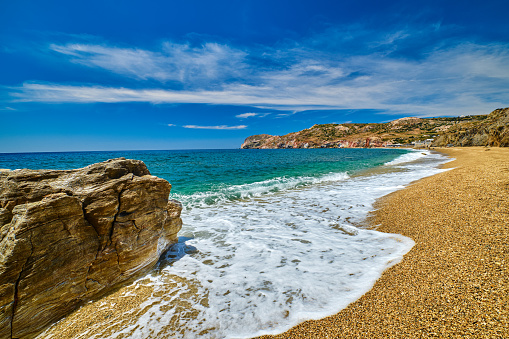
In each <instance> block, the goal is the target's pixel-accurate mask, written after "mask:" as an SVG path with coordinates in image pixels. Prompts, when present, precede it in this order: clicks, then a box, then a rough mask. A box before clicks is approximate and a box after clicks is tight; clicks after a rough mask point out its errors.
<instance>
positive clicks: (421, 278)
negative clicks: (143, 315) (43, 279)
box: [41, 148, 509, 338]
mask: <svg viewBox="0 0 509 339" xmlns="http://www.w3.org/2000/svg"><path fill="white" fill-rule="evenodd" d="M439 151H440V152H443V153H446V154H448V155H450V156H452V157H454V158H456V160H455V161H453V162H449V163H448V164H446V168H451V170H449V171H446V172H443V173H440V174H437V175H435V176H432V177H428V178H424V179H422V180H419V181H417V182H415V183H413V184H411V185H410V186H409V187H407V188H406V189H403V190H400V191H397V192H394V193H392V194H390V195H387V196H385V197H384V198H382V199H381V200H379V201H378V202H377V205H376V210H375V211H374V212H373V213H372V214H371V216H370V218H369V219H368V223H369V224H370V225H371V227H374V228H376V229H377V230H379V231H382V232H390V233H398V234H403V235H405V236H407V237H410V238H412V239H413V240H414V241H415V243H416V245H415V246H414V247H413V248H412V250H411V251H410V252H409V253H408V254H407V255H406V256H405V257H404V259H403V260H402V261H401V262H400V263H399V264H397V265H395V266H393V267H391V268H390V269H388V270H387V271H385V272H384V273H383V275H382V277H381V278H380V279H379V280H378V281H377V282H376V283H375V285H374V287H373V288H372V289H371V290H370V291H369V292H368V293H366V294H365V295H363V296H362V297H361V298H360V299H359V300H358V301H356V302H354V303H353V304H350V305H349V306H348V307H347V308H346V309H344V310H342V311H341V312H339V313H338V314H336V315H333V316H330V317H327V318H324V319H321V320H317V321H306V322H303V323H301V324H300V325H298V326H296V327H294V328H292V329H290V330H289V331H287V332H285V333H283V334H281V335H278V336H275V337H277V338H428V337H441V338H442V337H457V338H464V337H466V338H469V337H470V338H503V337H507V333H509V322H508V318H509V283H508V276H509V275H508V273H509V272H508V271H507V265H508V264H509V250H508V242H509V212H508V211H509V208H508V207H509V149H502V148H491V149H490V148H455V149H440V150H439ZM171 279H173V280H172V281H173V283H178V281H179V277H177V276H173V277H171ZM126 291H127V292H129V291H130V292H131V293H127V294H126ZM152 293H153V291H152V290H151V289H149V288H145V289H144V288H135V287H133V286H130V287H129V286H128V287H124V288H122V289H120V290H119V291H117V292H115V293H113V294H111V295H109V296H107V297H105V298H103V299H101V301H99V302H97V303H91V304H87V305H86V306H85V307H82V308H81V309H80V310H78V311H77V312H74V313H73V314H71V315H70V316H68V317H67V318H65V319H64V320H62V321H60V322H59V323H58V324H57V325H56V326H54V327H53V328H52V329H51V330H49V331H48V332H47V333H46V335H42V336H41V337H42V338H46V337H51V336H52V335H53V336H56V337H60V338H73V337H77V336H78V335H79V334H82V333H84V331H86V329H87V328H88V327H89V326H91V325H93V324H94V323H95V322H96V321H97V320H98V319H99V320H102V319H109V318H110V317H111V318H121V319H123V321H122V322H121V324H122V326H127V325H128V324H130V323H132V322H133V321H134V320H133V319H134V318H131V317H126V316H125V315H126V314H129V313H131V310H132V309H133V308H135V307H136V305H139V304H141V303H142V302H143V301H144V300H146V299H147V298H148V297H150V296H151V295H152ZM98 306H99V307H98ZM181 306H182V308H181V312H184V313H185V312H186V309H187V308H188V306H186V305H181ZM137 312H138V311H137ZM132 315H133V316H136V314H132ZM169 326H170V327H171V324H169ZM118 330H120V328H117V327H116V326H111V327H110V328H108V329H107V330H106V332H102V334H103V335H104V334H113V333H115V332H116V331H118ZM94 333H95V332H92V333H89V334H90V335H91V334H94ZM96 334H97V333H96ZM269 337H270V336H264V338H269Z"/></svg>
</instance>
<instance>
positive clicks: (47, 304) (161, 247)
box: [0, 158, 182, 339]
mask: <svg viewBox="0 0 509 339" xmlns="http://www.w3.org/2000/svg"><path fill="white" fill-rule="evenodd" d="M170 189H171V185H170V184H169V183H168V182H167V181H166V180H163V179H160V178H157V177H154V176H151V175H150V173H149V171H148V169H147V168H146V166H145V164H144V163H143V162H141V161H137V160H126V159H124V158H119V159H114V160H108V161H106V162H103V163H99V164H94V165H90V166H87V167H85V168H82V169H78V170H70V171H50V170H40V171H34V170H15V171H4V172H1V173H0V338H1V339H3V338H32V337H34V336H35V335H37V334H38V333H39V332H40V331H42V330H43V329H44V328H45V327H46V326H48V325H49V324H51V323H53V322H55V321H56V320H58V319H60V318H61V317H63V316H65V315H66V314H68V313H69V312H70V311H72V310H73V309H75V308H76V307H77V306H78V305H79V304H80V303H82V302H83V301H85V300H90V299H93V298H95V297H97V296H100V295H101V294H104V293H106V292H108V291H109V290H111V289H112V288H114V287H115V286H116V285H118V284H119V283H121V282H124V281H126V280H129V279H131V278H133V277H134V276H135V275H138V274H141V273H143V272H146V271H147V270H148V269H150V268H152V267H153V266H154V265H155V263H156V262H157V261H158V259H159V257H160V255H161V254H162V253H163V252H164V251H165V250H167V249H168V248H169V246H171V245H172V244H174V243H176V242H177V232H178V231H179V230H180V228H181V226H182V221H181V219H180V211H181V210H182V206H181V205H180V203H178V202H176V201H174V200H168V195H169V193H170Z"/></svg>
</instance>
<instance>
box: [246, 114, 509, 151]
mask: <svg viewBox="0 0 509 339" xmlns="http://www.w3.org/2000/svg"><path fill="white" fill-rule="evenodd" d="M396 145H398V146H400V145H407V146H417V147H418V146H428V145H429V146H431V145H432V146H447V145H451V146H509V108H500V109H496V110H495V111H493V112H491V113H490V114H489V115H472V116H460V117H455V118H415V117H407V118H401V119H398V120H394V121H391V122H388V123H370V124H356V123H348V124H321V125H314V126H312V127H310V128H308V129H305V130H302V131H299V132H293V133H289V134H286V135H282V136H279V135H268V134H258V135H252V136H250V137H248V138H246V140H245V141H244V143H243V144H242V145H241V148H244V149H250V148H341V147H387V146H396Z"/></svg>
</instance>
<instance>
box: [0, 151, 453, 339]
mask: <svg viewBox="0 0 509 339" xmlns="http://www.w3.org/2000/svg"><path fill="white" fill-rule="evenodd" d="M120 156H124V157H127V158H134V159H140V160H144V161H145V163H146V164H147V166H148V168H149V170H150V171H151V173H152V174H153V175H157V176H159V177H163V178H165V179H167V180H169V181H170V182H171V183H172V185H173V189H172V197H173V198H176V199H179V200H180V201H182V202H183V205H184V210H183V212H182V219H183V222H184V226H183V228H182V231H181V232H180V241H179V243H178V244H176V245H175V246H173V247H172V249H171V250H170V251H168V253H167V254H166V255H165V256H164V257H163V258H162V260H161V261H160V263H159V264H158V266H157V268H156V269H154V271H153V272H151V273H150V274H148V275H147V276H146V277H143V278H141V279H139V280H137V281H136V282H134V283H133V284H132V285H131V288H129V289H126V292H125V297H129V294H133V293H136V291H138V290H141V289H143V290H144V291H145V293H147V292H146V291H147V290H148V291H149V294H148V296H145V297H144V300H143V301H142V302H139V303H138V304H136V305H135V306H134V307H133V308H132V309H130V310H129V312H127V313H123V314H114V316H112V317H109V318H108V319H104V320H99V319H98V320H97V321H96V322H94V324H93V325H92V326H90V327H89V328H87V330H86V331H84V332H83V333H81V337H82V338H106V337H107V338H160V337H172V338H173V337H182V338H195V337H198V336H200V337H208V338H224V337H228V338H245V337H251V336H256V335H261V334H274V333H280V332H282V331H284V330H286V329H288V328H290V327H292V326H294V325H296V324H298V323H299V322H302V321H304V320H307V319H318V318H322V317H325V316H328V315H331V314H334V313H336V312H338V311H339V310H341V309H343V308H344V307H346V306H347V305H348V304H349V303H351V302H353V301H355V300H356V299H358V298H359V297H360V296H361V295H362V294H364V293H365V292H366V291H368V290H369V289H370V288H371V287H372V286H373V284H374V283H375V281H376V279H378V278H379V277H380V275H381V274H382V272H383V271H384V270H385V269H386V268H387V267H390V266H391V265H394V264H395V263H397V262H398V261H399V260H401V258H402V257H403V255H404V254H405V253H407V252H408V251H409V250H410V249H411V247H412V246H413V244H414V243H413V241H412V240H411V239H409V238H406V237H403V236H401V235H397V234H386V233H380V232H377V231H375V230H370V229H366V228H365V227H364V226H365V223H364V220H365V218H366V216H367V214H368V213H369V211H371V210H372V209H373V203H374V202H375V200H376V199H377V198H380V197H382V196H384V195H386V194H388V193H390V192H393V191H395V190H398V189H401V188H403V187H404V186H406V185H408V184H409V183H411V182H412V181H415V180H417V179H420V178H423V177H425V176H429V175H432V174H435V173H438V172H440V171H442V170H440V169H439V168H438V167H439V165H440V164H442V163H444V162H446V161H447V159H446V158H445V157H443V156H441V155H439V154H435V153H431V152H429V151H409V150H386V149H384V150H380V149H376V150H373V149H306V150H212V151H211V150H209V151H144V152H142V151H139V152H78V153H44V154H41V153H38V154H17V155H14V154H3V155H0V168H22V167H28V168H34V169H35V168H54V169H69V168H78V167H82V166H85V165H87V164H90V163H93V162H97V161H102V160H106V159H108V158H114V157H120ZM98 303H101V301H98ZM99 305H100V307H111V308H114V307H115V305H106V304H99ZM113 329H114V330H113ZM43 336H44V335H43Z"/></svg>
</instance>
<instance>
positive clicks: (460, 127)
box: [433, 108, 509, 147]
mask: <svg viewBox="0 0 509 339" xmlns="http://www.w3.org/2000/svg"><path fill="white" fill-rule="evenodd" d="M433 145H434V146H446V145H454V146H499V147H508V146H509V108H499V109H496V110H494V111H493V112H491V113H490V114H489V115H488V116H487V118H486V119H484V120H482V121H469V122H464V123H462V124H457V125H455V126H453V127H451V128H450V129H448V130H447V131H446V132H445V133H442V134H440V136H439V137H438V138H437V139H436V140H435V141H434V143H433Z"/></svg>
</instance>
